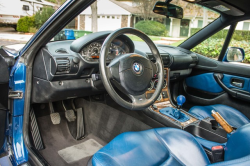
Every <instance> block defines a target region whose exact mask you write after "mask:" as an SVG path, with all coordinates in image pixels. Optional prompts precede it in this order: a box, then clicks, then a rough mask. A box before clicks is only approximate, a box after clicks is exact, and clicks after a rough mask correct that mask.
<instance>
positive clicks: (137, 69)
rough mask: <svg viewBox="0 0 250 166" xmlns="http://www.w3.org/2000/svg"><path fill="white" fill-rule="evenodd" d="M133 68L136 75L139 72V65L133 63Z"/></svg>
mask: <svg viewBox="0 0 250 166" xmlns="http://www.w3.org/2000/svg"><path fill="white" fill-rule="evenodd" d="M133 66H134V71H135V72H136V73H137V72H139V71H140V65H139V63H137V62H135V63H134V65H133Z"/></svg>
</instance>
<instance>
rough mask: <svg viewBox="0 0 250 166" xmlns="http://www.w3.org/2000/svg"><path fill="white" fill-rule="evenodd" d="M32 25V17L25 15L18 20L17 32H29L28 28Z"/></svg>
mask: <svg viewBox="0 0 250 166" xmlns="http://www.w3.org/2000/svg"><path fill="white" fill-rule="evenodd" d="M31 27H34V17H33V16H32V17H29V16H25V17H22V18H20V19H19V20H18V22H17V31H18V32H29V29H30V28H31Z"/></svg>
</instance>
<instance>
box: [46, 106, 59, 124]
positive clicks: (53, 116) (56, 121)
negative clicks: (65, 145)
mask: <svg viewBox="0 0 250 166" xmlns="http://www.w3.org/2000/svg"><path fill="white" fill-rule="evenodd" d="M49 110H50V119H51V122H52V123H53V124H54V125H56V124H60V122H61V116H60V114H59V113H58V112H55V110H54V107H53V104H52V102H49Z"/></svg>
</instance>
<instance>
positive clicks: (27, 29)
mask: <svg viewBox="0 0 250 166" xmlns="http://www.w3.org/2000/svg"><path fill="white" fill-rule="evenodd" d="M28 1H32V3H33V6H32V5H30V4H31V3H30V2H28ZM65 1H66V0H47V1H44V0H25V1H20V4H19V5H20V6H21V7H22V16H19V18H16V20H14V21H16V24H10V26H11V27H12V28H13V29H12V30H7V31H8V32H4V33H12V34H13V35H12V37H13V42H10V41H8V42H7V41H6V42H5V43H1V45H9V44H11V43H13V44H20V43H22V44H25V43H26V42H27V41H28V40H29V39H30V38H31V37H32V35H33V34H34V33H36V32H37V30H38V29H39V28H40V27H41V26H42V25H43V23H44V22H45V21H46V20H47V19H48V18H49V17H50V16H51V15H52V14H53V13H54V12H55V10H57V9H58V8H59V7H60V5H62V4H63V3H64V2H65ZM155 2H157V0H151V1H144V0H125V1H120V0H97V1H96V2H95V3H93V4H92V5H91V6H90V7H88V8H87V9H86V10H84V11H82V12H81V14H79V15H78V16H77V17H75V18H74V19H73V20H72V21H71V22H70V23H69V24H68V25H67V26H65V27H64V28H63V29H62V30H61V31H60V32H59V33H58V34H57V35H55V36H54V37H53V38H52V39H51V41H60V40H76V39H78V38H80V37H82V36H85V35H88V34H90V33H95V32H99V31H114V30H116V29H119V28H123V27H133V28H136V29H139V30H141V31H142V32H144V33H146V34H147V35H148V36H149V37H150V38H151V39H152V40H153V41H154V42H155V43H156V44H164V45H173V46H178V45H179V44H181V43H182V42H183V41H184V40H186V39H187V38H189V37H190V36H192V35H193V34H195V33H196V32H197V31H199V30H200V29H202V28H204V27H205V26H206V25H208V24H209V23H211V22H212V21H214V20H215V19H217V18H218V17H219V16H220V15H219V14H218V13H215V12H214V11H212V10H209V9H206V8H203V7H201V6H198V5H195V4H192V3H187V2H184V1H179V0H173V1H172V2H171V3H172V4H175V5H177V6H180V7H182V8H183V12H184V16H183V19H175V18H166V17H165V16H161V15H157V14H154V13H153V12H152V8H153V6H154V4H155ZM8 5H10V4H9V2H7V1H5V2H4V3H3V4H2V6H5V7H6V6H8ZM20 6H19V7H20ZM111 9H112V10H111ZM6 12H7V11H6ZM12 21H13V20H12ZM7 29H8V28H7ZM5 30H6V28H3V30H2V31H5ZM15 30H16V31H15ZM4 35H5V34H2V33H1V34H0V37H4ZM128 36H129V37H130V38H131V39H132V40H133V41H142V40H141V39H140V38H138V37H136V36H133V35H128ZM19 47H20V46H19Z"/></svg>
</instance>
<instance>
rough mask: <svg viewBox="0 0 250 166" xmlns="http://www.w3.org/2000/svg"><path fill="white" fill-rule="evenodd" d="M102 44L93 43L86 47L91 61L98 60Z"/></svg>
mask: <svg viewBox="0 0 250 166" xmlns="http://www.w3.org/2000/svg"><path fill="white" fill-rule="evenodd" d="M101 47H102V44H101V43H99V42H93V43H91V44H90V45H89V47H88V55H89V57H91V58H93V59H97V58H99V55H100V51H101Z"/></svg>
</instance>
